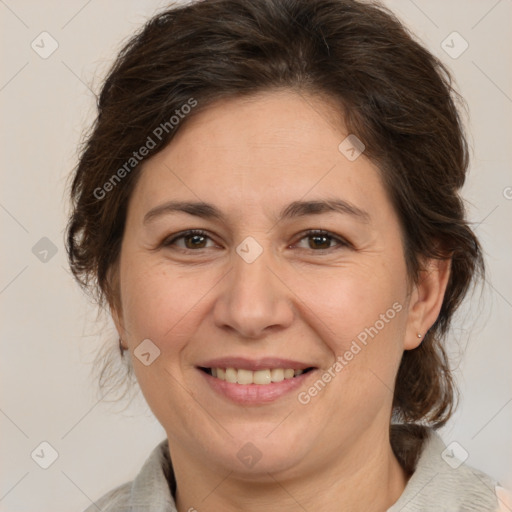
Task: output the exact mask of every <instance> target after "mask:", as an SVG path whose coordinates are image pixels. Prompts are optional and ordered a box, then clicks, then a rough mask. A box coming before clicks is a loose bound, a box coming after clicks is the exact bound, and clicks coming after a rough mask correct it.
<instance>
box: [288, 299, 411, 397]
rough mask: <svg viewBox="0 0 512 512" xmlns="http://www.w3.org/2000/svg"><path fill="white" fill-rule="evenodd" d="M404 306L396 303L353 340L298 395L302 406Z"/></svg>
mask: <svg viewBox="0 0 512 512" xmlns="http://www.w3.org/2000/svg"><path fill="white" fill-rule="evenodd" d="M402 309H403V308H402V304H400V303H399V302H395V303H394V304H393V305H392V307H390V308H389V309H388V310H387V311H386V312H385V313H382V314H381V315H380V316H379V319H378V320H377V321H376V322H375V323H374V324H373V325H372V326H370V327H366V328H365V329H363V330H362V331H361V332H360V333H359V334H358V335H357V336H356V338H355V339H353V340H352V343H351V344H350V347H349V348H348V349H347V350H346V351H345V352H344V353H343V355H339V356H338V357H337V358H336V361H335V362H334V363H333V364H332V365H331V366H330V367H329V368H328V369H327V370H326V371H325V372H324V373H323V374H322V376H321V377H319V378H318V379H317V380H316V381H315V382H314V383H313V384H312V385H311V386H310V387H309V388H308V389H307V390H306V391H301V392H300V393H299V394H298V395H297V400H298V401H299V403H301V404H302V405H307V404H309V403H310V402H311V400H312V398H313V397H315V396H317V395H318V393H320V391H322V390H323V389H324V388H325V386H327V384H329V382H331V381H332V379H334V378H335V377H336V375H338V374H339V373H340V372H341V371H342V370H343V368H345V366H347V365H348V364H349V362H350V361H352V360H353V359H354V357H355V356H356V355H357V354H359V352H361V350H362V349H363V347H366V346H367V345H368V341H369V339H368V338H371V339H373V338H375V336H377V334H379V332H380V331H382V329H384V327H386V325H387V324H389V322H390V321H391V320H393V318H395V316H396V315H397V313H400V311H402Z"/></svg>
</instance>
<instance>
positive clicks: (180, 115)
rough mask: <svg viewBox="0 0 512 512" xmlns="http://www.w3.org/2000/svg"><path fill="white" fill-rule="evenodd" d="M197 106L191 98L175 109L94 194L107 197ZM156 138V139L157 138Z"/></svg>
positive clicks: (98, 196) (99, 199)
mask: <svg viewBox="0 0 512 512" xmlns="http://www.w3.org/2000/svg"><path fill="white" fill-rule="evenodd" d="M196 106H197V100H195V99H194V98H189V99H188V100H187V102H186V103H184V104H183V105H182V106H181V107H180V108H177V109H176V110H175V111H174V114H175V115H172V116H171V117H170V118H169V120H168V121H164V122H163V123H160V124H159V125H158V126H157V127H156V128H155V129H154V130H153V131H152V132H151V134H150V135H148V137H147V139H146V141H145V142H144V144H142V146H141V147H140V148H139V149H138V150H137V151H134V152H133V153H132V156H131V157H130V158H129V159H128V160H127V161H126V162H125V163H124V164H123V165H122V166H121V167H119V169H117V171H116V172H115V173H114V174H112V176H111V177H110V178H109V179H108V180H107V181H106V182H105V183H104V184H103V185H102V186H101V187H96V188H95V189H94V192H93V195H94V197H95V198H96V199H97V200H98V201H101V200H103V199H105V197H106V196H107V194H108V193H109V192H111V191H112V190H113V189H114V187H116V186H117V185H118V184H119V183H120V182H121V180H122V179H123V178H125V177H126V176H127V175H128V174H130V172H131V171H132V170H133V169H134V168H135V167H137V165H139V163H140V162H141V161H142V160H144V158H145V157H147V156H148V155H149V154H150V153H151V151H152V150H153V149H155V147H156V146H157V144H158V142H160V141H161V140H162V138H163V137H164V134H165V135H167V134H168V133H170V132H171V131H172V130H174V128H176V126H178V125H179V124H180V122H181V120H182V119H184V118H185V117H186V116H187V114H189V113H190V112H191V111H192V109H193V108H194V107H196ZM155 139H156V140H155Z"/></svg>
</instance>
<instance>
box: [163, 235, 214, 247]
mask: <svg viewBox="0 0 512 512" xmlns="http://www.w3.org/2000/svg"><path fill="white" fill-rule="evenodd" d="M178 240H183V241H184V246H180V245H179V244H177V243H176V242H177V241H178ZM207 240H211V239H210V237H209V236H208V235H207V234H206V233H205V232H204V231H200V230H189V231H185V232H183V233H180V234H178V235H176V236H173V237H172V238H168V239H166V240H164V242H163V243H162V245H163V246H164V247H169V246H172V245H175V246H177V247H179V248H181V249H188V250H195V249H207V247H206V245H205V244H206V241H207Z"/></svg>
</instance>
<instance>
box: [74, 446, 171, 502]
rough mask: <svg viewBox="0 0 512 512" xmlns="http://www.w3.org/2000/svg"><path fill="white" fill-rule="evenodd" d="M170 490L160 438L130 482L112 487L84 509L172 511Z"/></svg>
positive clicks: (166, 455)
mask: <svg viewBox="0 0 512 512" xmlns="http://www.w3.org/2000/svg"><path fill="white" fill-rule="evenodd" d="M174 489H175V480H174V473H173V470H172V464H171V460H170V455H169V446H168V444H167V440H164V441H162V442H161V443H160V444H158V445H157V446H156V448H155V449H154V450H153V451H152V452H151V454H150V456H149V457H148V459H147V460H146V462H145V463H144V465H143V466H142V468H141V470H140V471H139V473H138V475H137V476H136V477H135V479H134V480H133V481H131V482H127V483H125V484H122V485H120V486H118V487H116V488H115V489H112V490H111V491H109V492H108V493H107V494H105V495H104V496H102V497H101V498H100V499H99V500H97V501H96V502H95V503H92V504H91V506H90V507H88V508H87V509H86V510H85V511H84V512H98V510H101V511H102V512H126V511H128V510H146V511H148V512H149V511H158V512H176V506H175V502H174V498H173V495H172V493H173V492H174Z"/></svg>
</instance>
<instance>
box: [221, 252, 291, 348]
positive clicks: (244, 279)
mask: <svg viewBox="0 0 512 512" xmlns="http://www.w3.org/2000/svg"><path fill="white" fill-rule="evenodd" d="M269 252H270V251H268V250H266V251H263V253H262V254H261V255H260V256H259V257H258V258H257V259H256V260H255V261H253V262H252V263H248V262H247V261H245V260H244V259H243V258H242V257H240V256H239V255H238V254H237V253H234V255H233V268H232V269H231V271H230V272H229V273H228V275H227V276H226V277H225V279H223V280H222V283H223V284H222V285H221V286H222V288H221V289H220V292H219V295H218V298H217V300H216V302H215V306H214V312H213V315H214V321H215V325H216V326H217V327H219V328H221V329H224V330H230V331H234V332H236V333H237V334H238V336H239V337H241V338H248V339H258V338H261V337H264V336H265V335H267V334H268V333H269V332H270V331H278V330H281V329H285V328H287V327H289V326H290V325H291V323H292V321H293V317H294V309H293V301H292V297H293V293H292V292H291V291H290V289H289V288H288V287H287V285H286V283H285V282H284V279H283V277H282V276H279V274H278V272H276V271H275V270H273V269H271V268H270V266H271V264H272V261H271V260H272V258H271V257H270V256H269V257H267V254H268V253H269ZM274 266H275V265H274Z"/></svg>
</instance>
